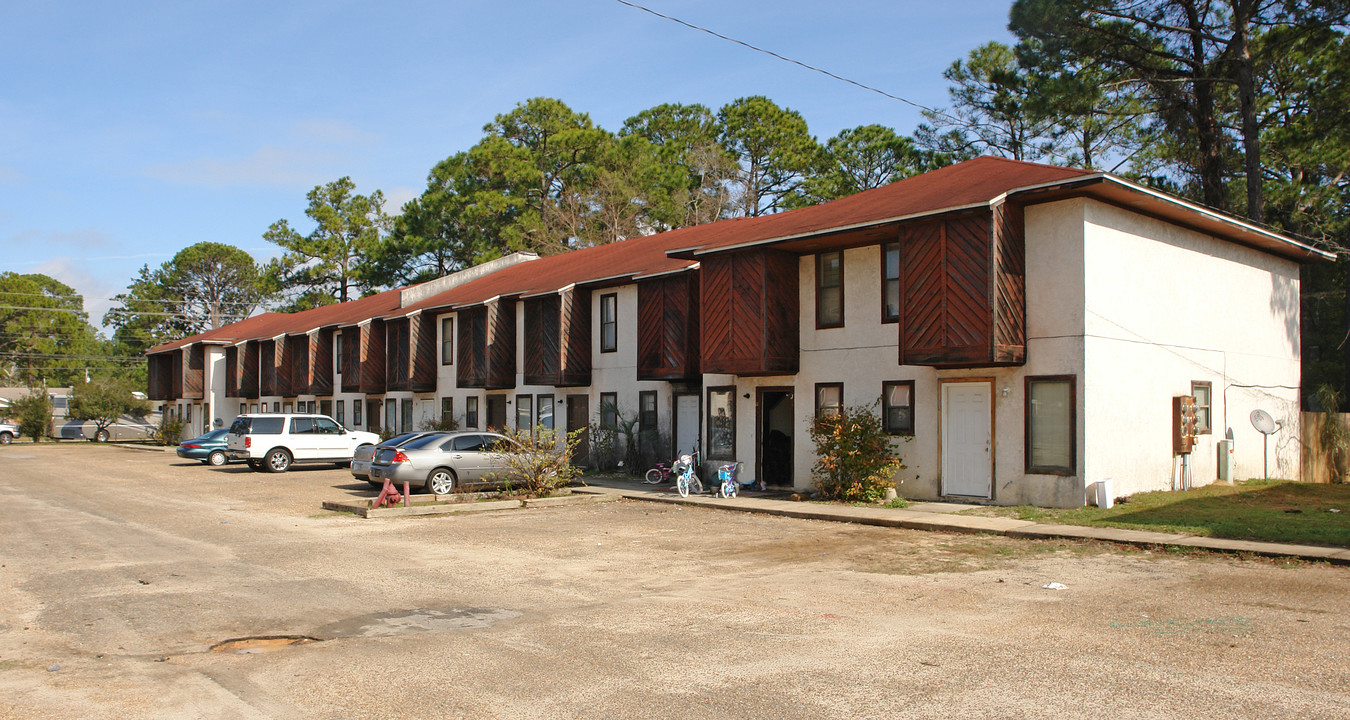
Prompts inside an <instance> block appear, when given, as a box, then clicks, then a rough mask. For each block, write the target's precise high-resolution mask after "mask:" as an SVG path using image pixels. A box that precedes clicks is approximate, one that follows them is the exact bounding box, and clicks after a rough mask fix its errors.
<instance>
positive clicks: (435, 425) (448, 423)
mask: <svg viewBox="0 0 1350 720" xmlns="http://www.w3.org/2000/svg"><path fill="white" fill-rule="evenodd" d="M458 429H459V421H458V420H455V419H454V418H447V417H438V418H436V419H435V420H430V421H427V422H424V423H422V430H425V431H429V432H454V431H456V430H458Z"/></svg>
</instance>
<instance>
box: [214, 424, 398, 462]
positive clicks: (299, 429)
mask: <svg viewBox="0 0 1350 720" xmlns="http://www.w3.org/2000/svg"><path fill="white" fill-rule="evenodd" d="M379 442H380V436H379V435H376V434H375V433H369V432H363V431H361V430H347V429H346V428H344V427H342V426H341V425H339V424H338V423H337V421H336V420H333V419H332V418H330V417H328V416H327V415H310V414H303V413H294V414H293V413H268V414H258V415H240V416H239V417H236V418H235V419H234V424H233V425H231V426H230V433H229V437H228V441H227V443H226V444H227V447H228V450H227V454H228V455H229V456H230V458H231V459H232V460H244V461H246V462H247V463H248V466H249V467H251V468H253V469H254V470H266V471H267V472H274V473H282V472H286V471H287V470H289V469H290V468H291V465H292V464H294V463H337V464H338V465H346V464H348V463H350V462H351V461H352V455H354V454H355V453H356V448H358V447H361V446H362V445H376V444H378V443H379Z"/></svg>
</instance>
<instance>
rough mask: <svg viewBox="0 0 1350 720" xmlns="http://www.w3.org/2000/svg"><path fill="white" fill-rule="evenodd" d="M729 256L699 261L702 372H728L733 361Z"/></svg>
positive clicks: (730, 261)
mask: <svg viewBox="0 0 1350 720" xmlns="http://www.w3.org/2000/svg"><path fill="white" fill-rule="evenodd" d="M733 271H734V263H733V261H732V257H730V256H727V257H710V258H707V259H705V260H704V261H703V263H702V271H701V272H702V275H703V282H702V285H701V288H700V292H699V326H700V328H701V329H702V332H701V334H702V336H703V337H702V342H701V343H700V344H701V345H702V347H703V357H702V363H701V364H702V366H703V371H704V372H728V370H726V369H725V368H726V367H728V366H729V365H730V364H731V363H732V359H733V353H732V347H731V326H732V317H731V312H732V305H733V304H734V302H733V301H734V298H733V295H732V280H733Z"/></svg>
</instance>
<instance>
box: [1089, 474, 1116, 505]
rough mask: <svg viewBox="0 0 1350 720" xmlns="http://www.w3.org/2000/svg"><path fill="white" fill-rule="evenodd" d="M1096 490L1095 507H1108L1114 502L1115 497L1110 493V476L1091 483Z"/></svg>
mask: <svg viewBox="0 0 1350 720" xmlns="http://www.w3.org/2000/svg"><path fill="white" fill-rule="evenodd" d="M1093 484H1094V485H1095V486H1096V487H1095V490H1096V492H1097V507H1099V508H1109V507H1111V506H1112V505H1114V504H1115V498H1114V497H1113V495H1112V493H1111V478H1106V479H1105V480H1098V481H1097V482H1095V483H1093Z"/></svg>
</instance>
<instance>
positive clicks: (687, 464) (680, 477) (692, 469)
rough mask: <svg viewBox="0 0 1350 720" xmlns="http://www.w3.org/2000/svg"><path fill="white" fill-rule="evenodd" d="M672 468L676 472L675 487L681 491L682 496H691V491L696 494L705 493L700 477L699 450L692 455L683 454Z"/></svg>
mask: <svg viewBox="0 0 1350 720" xmlns="http://www.w3.org/2000/svg"><path fill="white" fill-rule="evenodd" d="M672 470H674V472H675V489H676V490H678V491H679V493H680V497H689V493H690V491H693V493H694V494H695V495H702V494H703V481H702V480H699V479H698V451H697V450H695V451H694V453H693V454H692V455H681V456H680V459H679V460H677V461H676V462H675V467H674V468H672Z"/></svg>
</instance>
